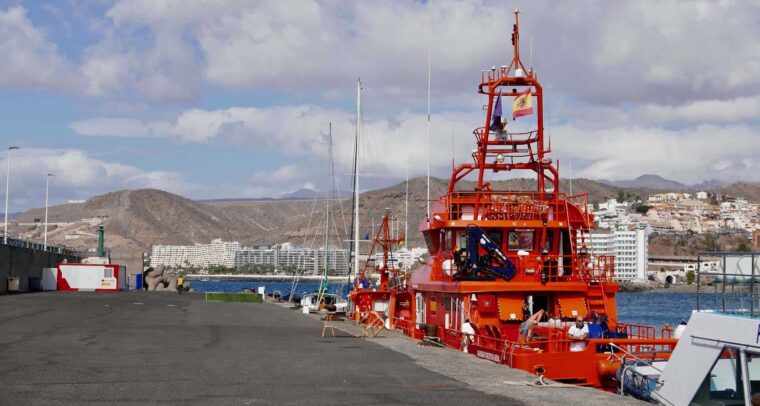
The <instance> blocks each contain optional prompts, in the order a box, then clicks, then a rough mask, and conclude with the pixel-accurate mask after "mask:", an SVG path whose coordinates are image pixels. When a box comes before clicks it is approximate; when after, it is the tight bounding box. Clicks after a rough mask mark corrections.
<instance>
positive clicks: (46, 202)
mask: <svg viewBox="0 0 760 406" xmlns="http://www.w3.org/2000/svg"><path fill="white" fill-rule="evenodd" d="M51 176H55V174H52V173H48V174H47V176H45V242H44V244H45V245H44V248H43V249H44V250H45V251H47V229H48V195H49V193H48V192H49V191H50V177H51Z"/></svg>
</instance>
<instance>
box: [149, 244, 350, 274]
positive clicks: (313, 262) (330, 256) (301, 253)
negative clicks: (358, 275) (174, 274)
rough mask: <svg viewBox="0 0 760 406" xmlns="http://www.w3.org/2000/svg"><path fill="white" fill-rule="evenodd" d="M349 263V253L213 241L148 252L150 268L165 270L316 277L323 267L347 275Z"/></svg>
mask: <svg viewBox="0 0 760 406" xmlns="http://www.w3.org/2000/svg"><path fill="white" fill-rule="evenodd" d="M349 262H350V258H349V254H348V250H346V249H340V248H335V249H329V250H327V251H326V252H325V250H324V249H323V248H304V247H299V246H295V245H293V244H290V243H285V244H281V245H276V246H273V247H269V246H259V247H256V248H247V247H245V248H244V247H242V246H241V245H240V243H239V242H237V241H232V242H226V241H222V240H221V239H216V240H213V241H212V242H211V243H210V244H195V245H154V246H153V248H152V250H151V256H150V266H152V267H157V266H159V265H164V266H168V267H196V268H203V267H207V266H215V265H216V266H225V267H228V268H241V267H244V266H246V265H249V264H253V265H267V266H272V267H274V269H275V270H282V269H284V268H294V269H302V270H304V272H306V273H310V274H319V273H321V272H323V271H324V268H325V263H327V268H328V270H329V271H330V273H333V274H335V273H337V274H347V273H348V264H349Z"/></svg>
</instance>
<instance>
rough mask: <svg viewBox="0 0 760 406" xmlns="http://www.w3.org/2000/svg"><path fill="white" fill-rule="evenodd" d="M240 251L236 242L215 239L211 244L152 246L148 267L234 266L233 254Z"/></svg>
mask: <svg viewBox="0 0 760 406" xmlns="http://www.w3.org/2000/svg"><path fill="white" fill-rule="evenodd" d="M239 250H240V243H239V242H237V241H232V242H225V241H222V240H221V239H219V238H217V239H216V240H213V241H211V244H195V245H154V246H153V248H152V249H151V253H150V266H152V267H157V266H159V265H164V266H170V267H181V266H194V267H204V266H209V265H222V266H227V267H233V266H235V253H236V252H237V251H239Z"/></svg>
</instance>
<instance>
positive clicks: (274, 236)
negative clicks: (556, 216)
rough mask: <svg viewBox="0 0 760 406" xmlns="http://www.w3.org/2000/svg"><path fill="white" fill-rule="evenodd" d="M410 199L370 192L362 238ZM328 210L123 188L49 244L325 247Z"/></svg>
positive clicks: (757, 191) (54, 210) (395, 191)
mask: <svg viewBox="0 0 760 406" xmlns="http://www.w3.org/2000/svg"><path fill="white" fill-rule="evenodd" d="M447 186H448V180H443V179H432V182H431V192H430V194H431V196H434V197H435V196H440V195H441V194H443V193H445V191H446V188H447ZM473 187H474V183H472V182H461V183H460V188H461V189H463V190H472V188H473ZM493 188H494V189H517V190H531V189H533V188H535V182H534V181H532V180H528V179H512V180H504V181H496V182H493ZM561 189H562V190H564V191H565V192H568V193H569V190H570V182H569V181H568V180H565V181H563V182H562V184H561ZM708 191H709V192H712V193H721V194H727V195H731V196H744V197H746V198H748V199H749V200H751V201H760V183H750V182H739V183H734V184H730V185H721V186H719V187H716V188H714V189H709V190H708ZM572 192H573V193H574V194H580V193H588V194H589V200H590V202H600V201H604V200H607V199H609V198H613V197H618V196H620V195H621V194H622V195H625V196H626V197H627V198H641V199H646V198H647V196H648V195H649V194H652V193H662V190H659V189H653V188H621V187H617V186H613V185H609V184H605V183H602V182H597V181H593V180H589V179H574V180H573V181H572ZM426 193H427V191H426V182H425V178H423V177H418V178H414V179H411V180H410V181H409V218H408V222H407V224H408V229H409V235H408V239H407V240H408V242H409V244H410V245H411V246H418V245H422V244H423V241H422V236H421V234H420V233H419V232H418V231H417V230H418V227H419V225H420V222H421V221H422V220H423V219H424V215H425V207H426V204H425V200H426ZM404 200H405V184H404V183H403V182H402V183H399V184H397V185H394V186H391V187H387V188H384V189H378V190H372V191H367V192H364V193H362V194H361V198H360V204H359V207H360V218H361V224H362V227H361V235H365V234H367V233H371V230H372V229H373V223H374V224H375V226H374V227H375V230H376V229H377V225H378V224H379V222H380V219H381V217H382V215H383V213H384V212H385V209H386V208H389V209H390V210H391V212H392V213H394V214H396V215H398V216H399V222H398V224H399V229H400V230H401V231H402V232H403V229H404V220H405V219H404ZM332 207H333V208H332V213H331V217H332V218H333V219H334V224H333V227H332V229H331V234H332V239H331V244H332V245H338V244H340V245H345V244H346V243H347V239H348V235H347V233H348V231H350V229H351V200H350V198H349V197H348V196H347V198H346V199H345V200H343V201H334V202H333V203H332ZM324 208H325V203H324V200H303V199H293V200H283V199H280V200H275V199H271V200H264V199H262V200H251V199H240V200H232V199H228V200H213V201H194V200H190V199H187V198H184V197H181V196H177V195H174V194H171V193H167V192H163V191H160V190H154V189H141V190H121V191H117V192H112V193H108V194H105V195H101V196H95V197H92V198H90V199H89V200H87V201H86V202H85V203H81V204H63V205H58V206H53V207H51V208H50V214H49V219H50V220H49V221H50V223H51V227H50V228H49V240H50V242H51V244H62V245H67V246H72V247H75V248H79V249H86V248H92V247H94V246H95V244H96V236H95V228H96V226H97V223H98V222H99V221H100V220H98V219H97V217H98V216H107V220H106V233H107V236H106V245H107V247H108V248H110V249H114V250H130V251H148V250H149V249H150V247H151V246H152V245H154V244H194V243H208V242H209V241H211V240H212V239H214V238H222V239H224V240H237V241H240V242H241V243H243V244H244V245H247V246H252V245H257V244H274V243H282V242H286V241H289V242H294V243H299V244H303V243H305V244H306V245H307V246H320V245H322V241H323V237H322V236H323V234H324V224H323V218H324ZM341 208H342V210H341ZM43 217H44V212H43V210H42V209H34V210H30V211H28V212H26V213H23V214H21V215H20V216H19V217H18V222H17V223H12V224H11V232H13V233H16V232H20V233H22V234H23V235H25V236H26V237H27V238H33V239H37V240H42V226H41V224H40V223H39V221H40V219H42V218H43ZM35 219H36V220H37V222H36V223H35ZM83 219H90V220H88V221H83ZM19 223H21V225H19ZM55 223H71V224H59V225H55Z"/></svg>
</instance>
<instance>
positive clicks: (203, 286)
mask: <svg viewBox="0 0 760 406" xmlns="http://www.w3.org/2000/svg"><path fill="white" fill-rule="evenodd" d="M259 286H264V287H265V288H266V292H267V293H271V292H273V291H275V290H279V291H280V292H281V294H282V295H283V296H284V295H287V294H289V293H290V290H291V286H292V283H291V282H264V281H250V282H239V281H199V280H194V281H192V287H193V289H194V290H195V291H199V292H241V291H242V290H243V289H245V288H248V289H251V290H253V291H256V290H257V288H258V287H259ZM318 289H319V283H317V282H300V283H298V285H297V287H296V296H303V295H304V294H306V293H313V292H316V291H317V290H318ZM349 290H350V288H349V286H348V285H347V284H336V283H331V284H330V287H329V289H328V291H329V292H330V293H337V294H339V295H341V296H343V297H346V295H347V294H348V291H349ZM700 301H701V307H702V308H703V309H715V308H719V307H720V306H721V302H720V300H719V295H715V294H713V293H702V294H701V299H700ZM742 305H743V306H744V307H748V306H749V304H748V303H747V302H746V301H745V302H739V300H738V298H737V299H736V300H735V303H734V304H733V305H731V304H730V303H729V307H737V308H738V307H741V306H742ZM696 306H697V295H696V294H695V293H683V292H621V293H618V295H617V310H618V320H620V321H621V322H624V323H634V324H643V325H649V326H655V327H657V328H660V327H662V326H664V325H665V323H669V324H670V325H671V326H676V325H678V323H679V322H680V321H681V320H688V319H689V316H690V315H691V311H692V310H694V309H696Z"/></svg>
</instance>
